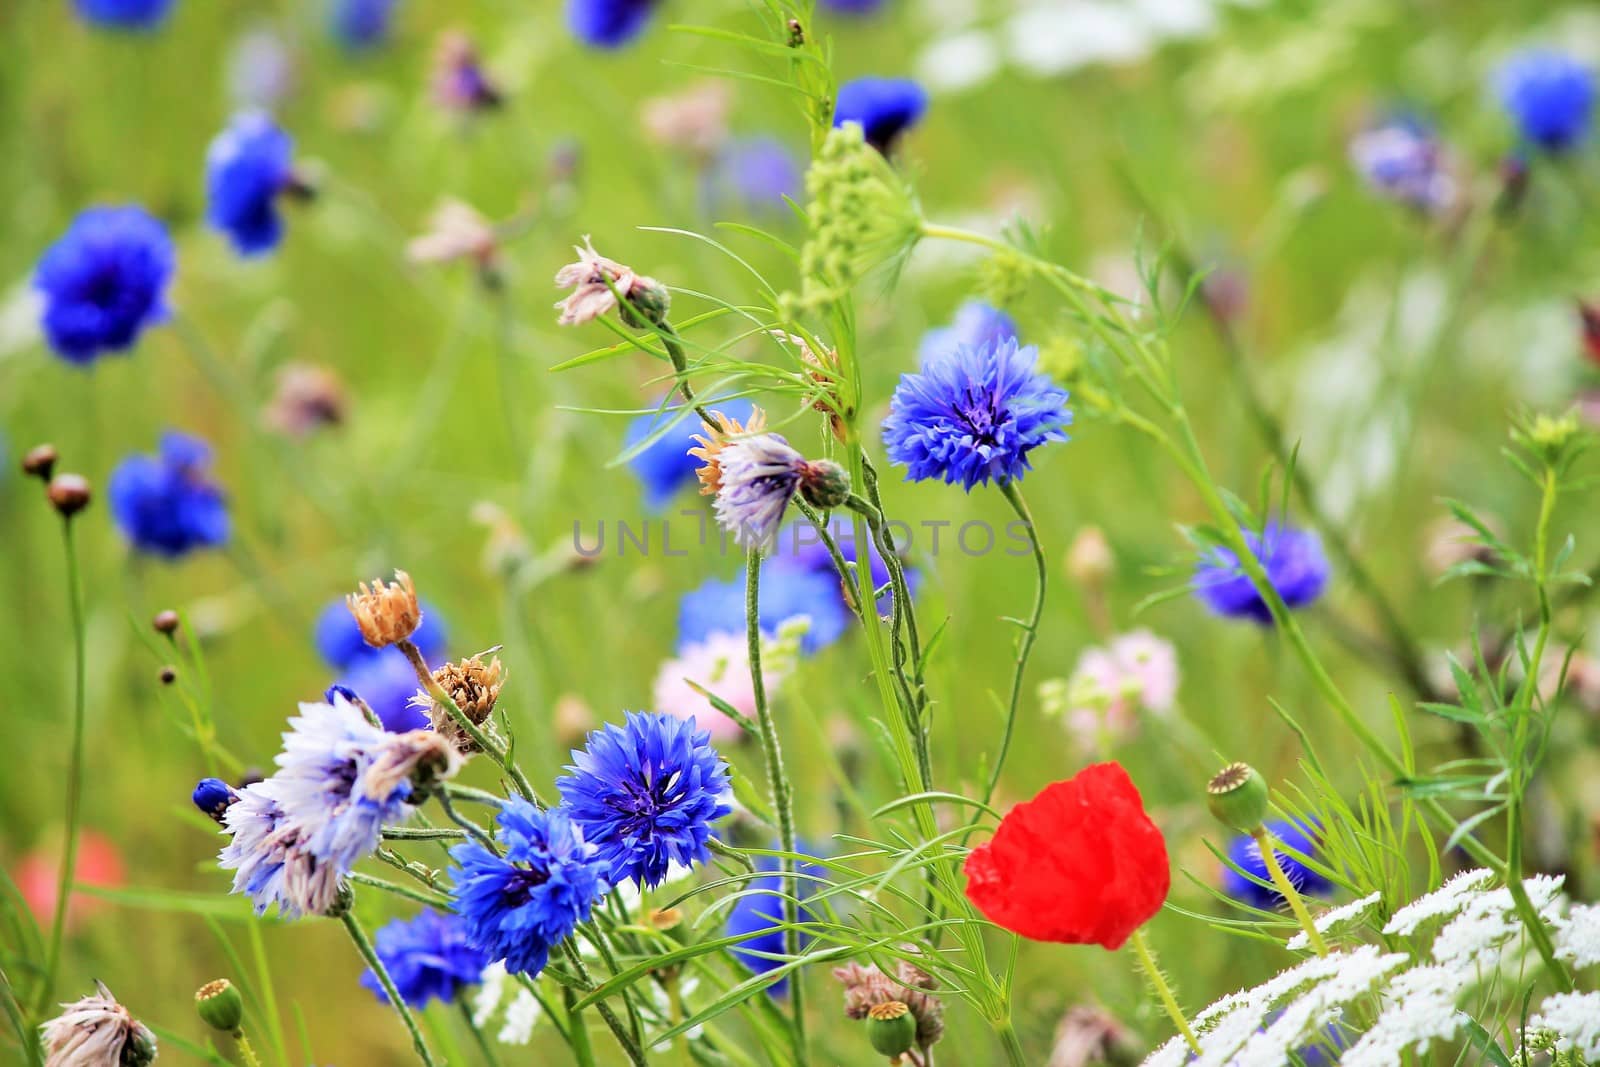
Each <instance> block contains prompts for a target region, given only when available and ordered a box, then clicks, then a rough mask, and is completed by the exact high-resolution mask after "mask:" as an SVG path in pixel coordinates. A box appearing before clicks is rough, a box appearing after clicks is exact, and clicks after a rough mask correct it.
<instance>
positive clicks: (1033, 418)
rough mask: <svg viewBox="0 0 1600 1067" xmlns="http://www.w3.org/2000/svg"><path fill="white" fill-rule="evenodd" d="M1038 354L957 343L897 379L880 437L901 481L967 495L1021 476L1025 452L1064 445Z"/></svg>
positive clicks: (1002, 344)
mask: <svg viewBox="0 0 1600 1067" xmlns="http://www.w3.org/2000/svg"><path fill="white" fill-rule="evenodd" d="M1038 361H1039V350H1038V349H1036V348H1034V347H1033V346H1032V345H1029V346H1027V347H1025V348H1019V347H1018V346H1017V342H1016V341H1015V340H1012V339H1009V338H1008V339H1005V340H1001V341H994V342H991V343H990V344H986V345H983V346H975V345H958V346H956V347H955V348H954V349H953V350H946V351H944V352H942V353H941V352H936V353H935V354H934V355H933V356H931V357H930V358H928V359H925V360H923V361H922V368H921V370H920V371H919V372H918V373H916V374H904V375H901V377H900V384H899V385H897V386H896V387H895V391H894V396H893V398H892V399H891V400H890V401H889V416H888V418H886V419H884V421H883V440H884V445H885V447H886V448H887V450H888V453H889V458H890V459H891V460H892V461H894V462H895V463H898V464H900V465H902V466H904V467H905V468H906V479H907V480H908V481H914V482H920V481H923V480H925V479H929V478H941V479H943V480H944V481H945V482H948V483H949V484H951V485H960V486H961V487H962V488H963V489H965V490H966V491H967V492H969V493H970V492H971V491H972V489H973V487H974V486H977V485H987V484H988V483H989V482H990V481H994V482H1006V481H1011V480H1013V479H1017V478H1021V477H1022V475H1023V474H1025V473H1026V472H1027V471H1028V470H1029V469H1031V465H1030V464H1029V462H1028V453H1030V452H1032V451H1033V450H1034V449H1035V448H1038V447H1039V446H1040V445H1043V444H1048V443H1049V442H1051V441H1065V440H1066V439H1067V432H1066V428H1067V426H1069V425H1070V424H1071V423H1072V412H1070V411H1068V410H1067V393H1066V390H1064V389H1061V388H1059V387H1058V386H1057V385H1056V384H1055V383H1054V382H1052V381H1051V380H1050V378H1049V377H1048V376H1047V375H1044V374H1041V373H1040V372H1039V371H1038V369H1037V366H1038Z"/></svg>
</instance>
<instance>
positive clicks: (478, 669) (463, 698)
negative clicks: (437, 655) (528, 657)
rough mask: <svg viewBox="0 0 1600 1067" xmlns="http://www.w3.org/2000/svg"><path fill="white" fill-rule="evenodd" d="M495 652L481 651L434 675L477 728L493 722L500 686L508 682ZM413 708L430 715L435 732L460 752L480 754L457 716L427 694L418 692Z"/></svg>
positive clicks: (413, 700)
mask: <svg viewBox="0 0 1600 1067" xmlns="http://www.w3.org/2000/svg"><path fill="white" fill-rule="evenodd" d="M492 653H493V649H490V650H489V651H488V652H479V653H478V654H477V655H474V656H468V657H467V658H466V659H463V660H459V661H457V662H454V663H446V664H445V665H444V666H442V667H440V668H439V669H437V670H435V671H434V672H433V680H434V681H435V682H437V683H438V684H439V688H441V689H443V690H444V691H445V692H446V693H448V694H450V699H452V700H454V701H455V702H456V707H458V708H460V709H461V710H462V711H463V712H465V713H466V716H467V718H469V719H471V720H472V724H473V725H474V726H482V725H483V724H484V723H486V722H488V721H489V716H490V715H492V714H493V713H494V706H495V703H496V702H497V701H498V700H499V699H500V687H501V686H502V685H503V684H504V683H505V677H506V672H505V668H504V667H502V666H501V665H500V660H499V659H498V658H495V657H493V655H492ZM485 656H489V657H490V659H489V660H488V662H484V658H483V657H485ZM411 705H412V706H413V707H416V708H420V709H421V710H422V712H423V713H424V714H426V715H427V716H428V721H429V722H430V723H432V724H433V728H434V730H435V731H436V732H438V734H439V735H440V736H442V737H443V738H445V739H446V740H447V741H449V742H450V743H451V744H452V745H453V746H455V748H456V751H458V752H462V753H472V752H476V751H478V745H477V742H475V741H473V740H472V738H471V737H469V736H468V735H467V732H466V731H465V730H463V729H462V728H461V724H460V723H458V722H456V720H455V717H454V716H452V715H451V714H450V713H449V712H448V711H447V710H445V708H444V707H443V706H441V705H440V704H439V703H438V702H437V701H436V700H434V699H433V698H432V697H431V696H429V695H428V694H427V693H425V692H419V693H417V695H416V696H414V697H412V698H411Z"/></svg>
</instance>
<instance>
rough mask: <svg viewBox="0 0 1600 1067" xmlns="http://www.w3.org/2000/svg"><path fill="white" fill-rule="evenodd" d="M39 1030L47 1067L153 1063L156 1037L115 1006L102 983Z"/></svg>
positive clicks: (120, 1066) (142, 1065)
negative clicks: (94, 990) (93, 991)
mask: <svg viewBox="0 0 1600 1067" xmlns="http://www.w3.org/2000/svg"><path fill="white" fill-rule="evenodd" d="M95 988H96V990H97V992H95V993H93V994H91V995H89V996H87V997H84V998H83V999H82V1000H78V1001H74V1002H73V1003H71V1004H63V1005H61V1007H62V1009H63V1011H62V1012H61V1014H60V1015H58V1016H56V1017H55V1018H54V1019H51V1020H50V1021H49V1022H47V1023H45V1024H44V1025H43V1026H42V1027H40V1037H41V1039H42V1040H43V1042H44V1053H45V1063H46V1065H47V1067H145V1065H146V1064H149V1063H153V1062H155V1058H156V1035H155V1034H153V1033H151V1032H150V1030H149V1028H148V1027H146V1026H144V1024H142V1023H140V1022H139V1021H138V1020H137V1019H135V1018H134V1017H133V1015H132V1014H130V1013H129V1011H128V1009H127V1008H124V1007H123V1006H122V1005H121V1004H119V1003H117V998H116V997H114V996H112V995H111V990H109V989H107V988H106V987H105V983H103V982H96V983H95Z"/></svg>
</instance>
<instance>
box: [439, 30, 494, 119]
mask: <svg viewBox="0 0 1600 1067" xmlns="http://www.w3.org/2000/svg"><path fill="white" fill-rule="evenodd" d="M433 99H434V101H435V102H436V103H437V104H438V105H439V106H440V107H442V108H444V109H445V110H447V111H457V112H462V113H464V114H471V113H473V112H476V111H486V110H488V109H490V108H495V107H499V106H500V103H501V96H500V90H499V88H498V87H496V86H495V84H494V82H492V81H490V79H489V74H488V72H487V71H485V70H484V69H483V60H482V59H481V58H480V57H479V55H478V48H477V46H476V45H474V44H473V43H472V38H470V37H468V36H467V35H466V34H465V33H462V32H460V31H453V32H450V33H446V34H445V35H444V36H443V37H442V38H441V39H440V41H439V47H438V51H437V53H436V56H435V59H434V66H433Z"/></svg>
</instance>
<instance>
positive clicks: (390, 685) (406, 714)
mask: <svg viewBox="0 0 1600 1067" xmlns="http://www.w3.org/2000/svg"><path fill="white" fill-rule="evenodd" d="M373 651H374V652H375V653H376V655H374V656H372V657H371V658H370V659H362V660H357V661H356V662H355V663H353V664H351V665H350V666H349V667H348V668H347V669H346V670H345V671H344V673H343V674H341V675H340V676H339V680H338V682H336V683H335V685H336V686H342V687H344V688H345V689H348V690H350V691H351V692H352V693H354V694H356V696H358V697H360V698H361V699H362V700H364V701H366V704H367V707H369V708H371V709H372V713H373V714H374V715H376V716H377V717H378V721H379V722H381V723H383V728H384V729H385V730H388V731H390V732H391V733H397V734H399V733H405V732H406V731H407V730H424V729H427V726H428V713H427V712H426V711H425V710H424V709H423V708H420V707H418V706H417V705H415V704H413V703H412V702H411V698H412V697H414V696H416V694H417V692H418V690H419V688H420V687H419V686H418V684H417V672H416V670H415V669H414V668H413V667H412V666H411V661H410V660H408V659H406V657H405V653H403V652H401V651H400V650H399V649H398V648H385V649H381V650H380V649H373Z"/></svg>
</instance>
